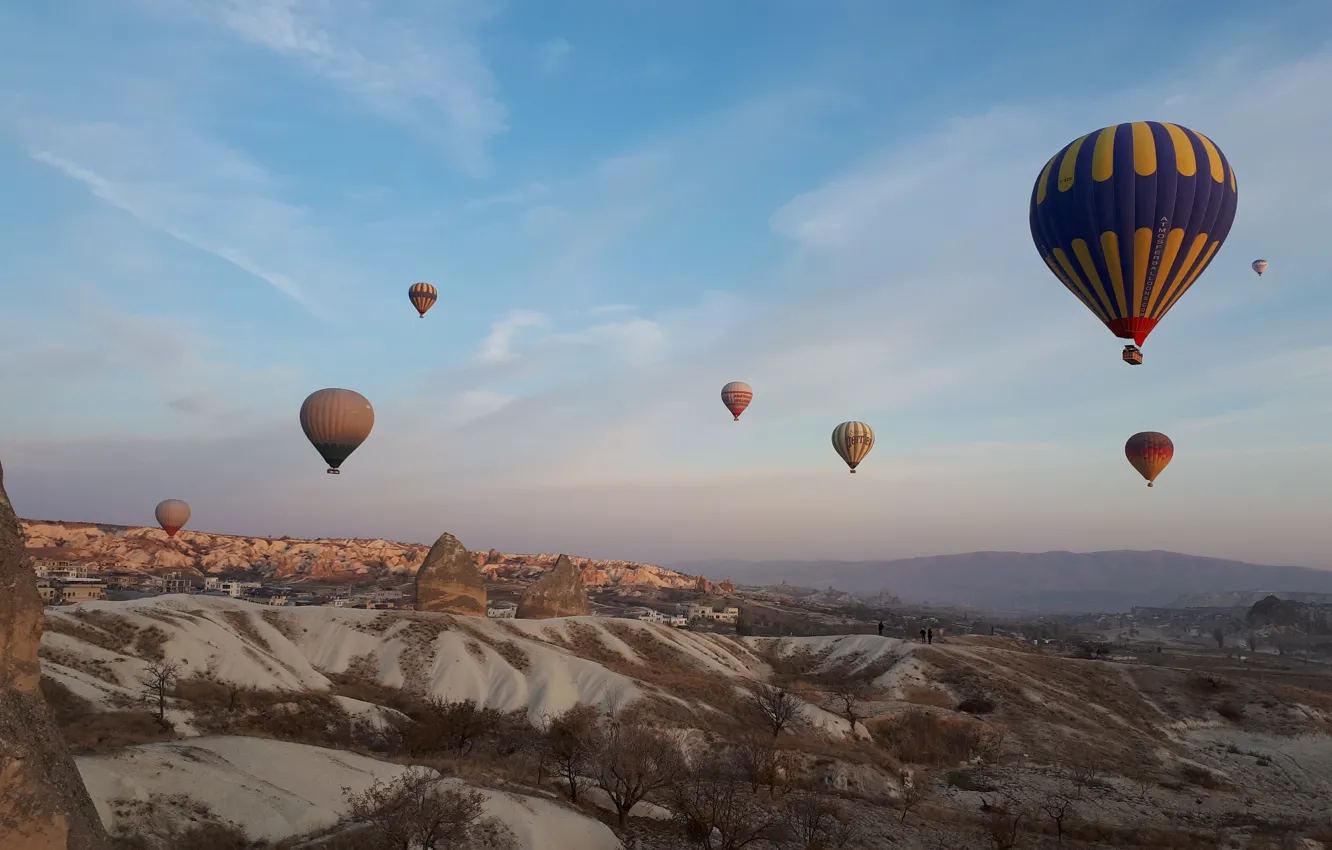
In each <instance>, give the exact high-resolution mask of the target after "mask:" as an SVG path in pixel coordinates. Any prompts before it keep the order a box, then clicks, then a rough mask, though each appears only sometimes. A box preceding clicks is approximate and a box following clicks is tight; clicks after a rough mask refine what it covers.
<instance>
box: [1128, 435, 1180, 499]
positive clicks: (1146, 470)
mask: <svg viewBox="0 0 1332 850" xmlns="http://www.w3.org/2000/svg"><path fill="white" fill-rule="evenodd" d="M1124 456H1125V457H1127V458H1128V462H1129V463H1131V464H1132V465H1133V468H1134V469H1136V470H1138V473H1139V474H1140V475H1142V477H1143V478H1146V479H1147V486H1148V487H1151V486H1152V482H1154V481H1155V480H1156V476H1158V475H1160V474H1161V471H1162V470H1164V469H1165V468H1166V466H1167V465H1169V463H1170V459H1171V458H1173V457H1174V456H1175V444H1174V443H1172V442H1170V438H1169V437H1167V436H1166V435H1165V434H1162V433H1161V432H1160V431H1142V432H1139V433H1137V434H1134V435H1133V436H1132V437H1129V438H1128V442H1126V443H1125V444H1124Z"/></svg>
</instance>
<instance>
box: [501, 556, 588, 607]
mask: <svg viewBox="0 0 1332 850" xmlns="http://www.w3.org/2000/svg"><path fill="white" fill-rule="evenodd" d="M591 613H592V605H591V603H589V602H588V599H587V591H585V590H584V589H583V579H582V576H581V575H579V571H578V568H577V567H575V566H574V565H573V561H570V560H569V556H568V555H561V556H560V557H559V558H557V559H556V561H555V566H554V568H552V569H551V571H550V572H548V573H546V574H545V575H544V576H542V577H541V578H540V579H539V580H538V581H537V582H536V583H535V584H533V585H532V586H531V587H529V588H528V589H527V590H525V591H524V592H523V596H522V598H521V599H520V600H519V601H518V618H519V619H522V620H548V619H550V618H551V617H585V616H587V615H588V614H591Z"/></svg>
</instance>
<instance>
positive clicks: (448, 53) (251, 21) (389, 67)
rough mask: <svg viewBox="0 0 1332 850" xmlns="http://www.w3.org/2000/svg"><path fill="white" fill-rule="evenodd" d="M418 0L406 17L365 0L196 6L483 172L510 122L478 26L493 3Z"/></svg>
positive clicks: (234, 1) (232, 0)
mask: <svg viewBox="0 0 1332 850" xmlns="http://www.w3.org/2000/svg"><path fill="white" fill-rule="evenodd" d="M409 5H413V7H414V11H416V12H417V14H416V15H414V16H412V17H401V18H397V17H393V16H391V15H389V14H386V13H385V11H384V10H383V9H382V8H380V7H379V6H378V5H377V4H369V3H362V2H355V0H227V2H224V3H220V4H215V5H210V6H209V7H207V8H208V11H200V10H199V7H195V13H196V14H203V15H206V16H208V17H210V18H212V20H214V21H215V22H216V23H218V24H220V25H221V26H222V27H224V28H225V29H226V30H227V31H229V32H231V33H233V34H234V35H235V36H237V37H238V38H240V39H242V40H244V41H245V42H247V43H249V44H251V45H254V46H257V47H261V48H264V49H267V50H270V51H272V52H274V53H277V54H279V55H281V56H286V57H290V58H291V59H293V60H295V61H297V62H299V63H300V64H301V65H302V66H303V67H305V68H307V69H309V70H310V71H312V72H314V73H316V74H318V75H320V76H322V77H323V78H325V79H327V80H328V81H329V82H330V83H332V84H334V85H336V86H338V87H340V88H342V89H344V90H345V91H346V92H347V93H348V94H349V95H351V96H352V97H354V98H356V99H357V101H358V102H360V103H361V104H362V105H363V106H365V107H366V108H367V109H369V110H370V111H371V112H373V113H375V114H377V115H381V116H383V117H385V118H389V119H392V120H395V121H401V122H405V123H407V124H410V125H411V126H413V127H414V128H416V129H417V130H418V131H420V132H423V133H425V134H426V135H428V136H430V137H433V138H437V139H439V140H440V141H441V142H442V143H443V144H444V145H445V146H446V147H447V149H448V151H449V153H450V154H451V155H452V156H453V157H454V159H455V161H456V162H457V163H458V165H459V167H461V168H462V169H464V170H465V171H466V172H467V173H469V174H473V175H477V176H479V175H483V174H485V173H486V172H487V171H488V170H489V168H490V157H489V155H488V154H487V152H486V143H487V142H488V141H489V140H490V139H491V138H493V137H495V136H496V135H499V134H500V133H502V132H504V131H505V130H506V129H508V126H507V124H506V118H507V108H506V107H505V106H504V104H503V103H502V102H501V101H500V100H499V99H498V97H497V96H496V94H495V89H496V85H495V80H494V76H493V74H492V73H491V71H490V69H489V67H488V66H487V64H486V60H485V57H484V55H483V54H482V51H481V49H480V47H479V46H478V45H477V43H476V41H475V40H474V39H473V37H472V32H471V30H472V28H473V27H474V26H475V25H476V24H477V23H478V22H479V20H480V19H482V18H484V17H485V16H486V15H487V14H488V12H489V7H488V4H483V3H477V2H460V0H447V2H446V0H436V1H435V2H433V3H432V4H430V5H429V6H427V5H425V4H409ZM430 6H433V7H434V8H430Z"/></svg>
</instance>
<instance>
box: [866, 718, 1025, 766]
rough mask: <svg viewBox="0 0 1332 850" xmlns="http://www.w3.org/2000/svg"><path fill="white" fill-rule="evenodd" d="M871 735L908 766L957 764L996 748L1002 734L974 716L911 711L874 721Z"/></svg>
mask: <svg viewBox="0 0 1332 850" xmlns="http://www.w3.org/2000/svg"><path fill="white" fill-rule="evenodd" d="M869 725H870V732H871V734H873V736H874V739H875V740H876V741H878V742H879V744H880V745H881V746H883V747H884V748H885V749H887V750H888V751H889V752H890V753H892V754H893V756H894V757H896V758H897V759H899V760H900V761H902V762H905V763H908V764H931V765H945V764H957V763H959V762H963V761H966V760H968V759H970V758H972V757H974V756H979V755H984V754H986V752H987V751H988V750H991V749H993V748H994V747H995V746H996V745H997V743H998V741H999V739H1001V737H1002V734H1001V733H1000V732H999V730H996V729H994V728H993V727H990V726H989V725H988V724H986V723H984V722H982V721H979V720H974V719H972V718H970V717H964V716H956V715H945V714H939V713H936V712H931V711H926V710H924V709H911V710H910V711H907V712H905V713H903V714H900V715H898V716H896V717H892V718H887V719H877V720H875V721H871V722H870V724H869Z"/></svg>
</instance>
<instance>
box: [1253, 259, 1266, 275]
mask: <svg viewBox="0 0 1332 850" xmlns="http://www.w3.org/2000/svg"><path fill="white" fill-rule="evenodd" d="M1253 270H1254V271H1256V272H1258V276H1259V277H1262V276H1263V272H1265V271H1267V260H1254V261H1253Z"/></svg>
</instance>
